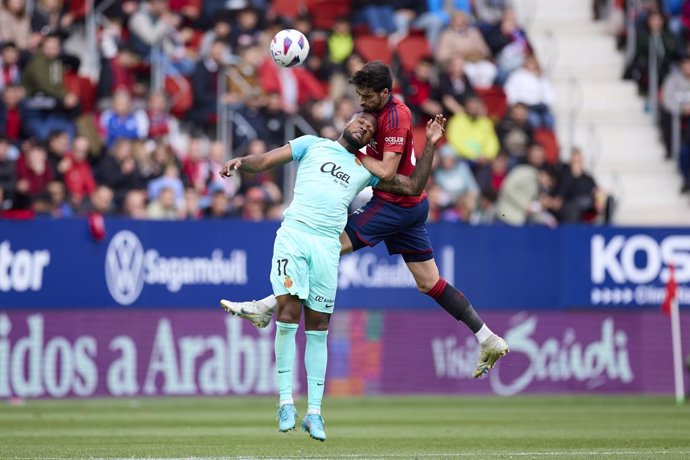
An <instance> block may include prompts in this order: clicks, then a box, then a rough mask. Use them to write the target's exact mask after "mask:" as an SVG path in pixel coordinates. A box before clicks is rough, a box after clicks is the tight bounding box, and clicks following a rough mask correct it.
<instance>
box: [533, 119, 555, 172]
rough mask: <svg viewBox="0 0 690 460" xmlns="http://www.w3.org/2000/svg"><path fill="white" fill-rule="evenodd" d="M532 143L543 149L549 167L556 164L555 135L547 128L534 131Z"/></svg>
mask: <svg viewBox="0 0 690 460" xmlns="http://www.w3.org/2000/svg"><path fill="white" fill-rule="evenodd" d="M534 141H535V142H536V143H537V144H540V145H541V146H542V147H544V155H545V156H546V162H547V163H548V164H550V165H553V164H556V163H558V159H559V156H560V155H559V151H560V148H559V147H558V139H556V134H555V133H554V132H553V131H551V130H550V129H548V128H539V129H536V130H534Z"/></svg>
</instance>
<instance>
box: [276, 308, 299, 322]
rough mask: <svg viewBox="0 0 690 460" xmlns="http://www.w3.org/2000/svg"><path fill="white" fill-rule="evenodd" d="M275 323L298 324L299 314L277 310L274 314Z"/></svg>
mask: <svg viewBox="0 0 690 460" xmlns="http://www.w3.org/2000/svg"><path fill="white" fill-rule="evenodd" d="M276 321H280V322H281V323H299V312H298V313H295V312H293V311H291V310H290V309H287V308H282V309H281V308H279V309H278V312H277V313H276Z"/></svg>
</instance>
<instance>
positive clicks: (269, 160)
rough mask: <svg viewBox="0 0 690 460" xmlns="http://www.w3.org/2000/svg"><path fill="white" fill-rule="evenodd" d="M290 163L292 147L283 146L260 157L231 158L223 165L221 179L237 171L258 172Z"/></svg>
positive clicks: (288, 145)
mask: <svg viewBox="0 0 690 460" xmlns="http://www.w3.org/2000/svg"><path fill="white" fill-rule="evenodd" d="M291 161H292V147H290V144H285V145H284V146H282V147H278V148H277V149H273V150H271V151H270V152H266V153H262V154H260V155H248V156H246V157H240V158H233V159H232V160H229V161H227V162H226V163H225V164H224V165H223V169H222V170H221V171H220V176H221V177H230V176H232V174H233V172H234V171H235V170H237V169H239V170H241V171H246V172H251V173H255V172H259V171H265V170H267V169H271V168H275V167H276V166H282V165H284V164H286V163H289V162H291Z"/></svg>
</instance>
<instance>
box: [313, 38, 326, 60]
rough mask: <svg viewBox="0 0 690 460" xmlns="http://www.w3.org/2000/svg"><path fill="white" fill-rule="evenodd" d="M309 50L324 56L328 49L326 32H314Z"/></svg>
mask: <svg viewBox="0 0 690 460" xmlns="http://www.w3.org/2000/svg"><path fill="white" fill-rule="evenodd" d="M309 46H310V47H311V48H310V50H309V52H310V53H313V54H315V55H317V56H319V57H324V56H325V55H326V53H327V51H328V42H327V41H326V36H325V35H324V34H314V35H313V36H311V37H310V38H309Z"/></svg>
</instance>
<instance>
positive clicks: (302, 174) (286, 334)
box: [220, 112, 446, 441]
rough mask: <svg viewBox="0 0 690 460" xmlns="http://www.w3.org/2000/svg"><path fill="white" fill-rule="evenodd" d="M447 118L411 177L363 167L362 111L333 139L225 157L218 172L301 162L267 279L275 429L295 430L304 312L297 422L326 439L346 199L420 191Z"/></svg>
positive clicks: (436, 123)
mask: <svg viewBox="0 0 690 460" xmlns="http://www.w3.org/2000/svg"><path fill="white" fill-rule="evenodd" d="M445 122H446V120H445V118H443V116H441V115H437V116H436V117H435V118H434V119H433V120H430V121H429V123H428V124H427V128H426V135H427V144H426V147H425V149H424V152H423V154H422V157H421V158H420V160H419V162H418V164H417V167H416V168H415V170H414V172H413V173H412V174H411V175H410V176H404V175H400V174H398V175H396V176H395V177H393V178H392V179H391V180H390V181H385V182H380V181H379V179H378V178H377V177H376V176H374V175H373V174H371V173H370V172H369V171H368V170H367V169H366V168H365V166H366V165H367V163H368V162H370V161H376V160H373V159H370V158H367V157H366V156H365V155H362V154H361V153H360V152H359V150H360V149H361V148H362V147H364V146H366V145H367V144H369V142H370V141H371V139H372V137H373V136H374V134H375V133H376V126H377V122H376V118H375V117H374V116H373V115H371V114H369V113H365V112H361V113H357V114H355V115H354V116H353V117H352V119H350V121H349V122H348V123H347V124H346V125H345V129H344V131H343V134H342V136H341V137H340V138H339V139H338V140H337V141H331V140H329V139H324V138H320V137H316V136H302V137H298V138H297V139H295V140H293V141H290V142H289V143H288V144H286V145H284V146H283V147H280V148H277V149H274V150H271V151H270V152H267V153H264V154H262V155H250V156H246V157H242V158H234V159H232V160H230V161H228V162H227V163H225V165H224V167H223V170H222V171H221V173H220V174H221V176H223V177H229V176H231V175H232V174H233V172H234V171H235V170H238V169H239V170H242V171H246V172H259V171H264V170H266V169H269V168H273V167H276V166H281V165H284V164H286V163H289V162H290V161H292V160H297V161H299V167H298V169H297V178H296V180H295V190H294V197H293V200H292V203H291V204H290V206H289V207H288V209H287V210H286V211H285V217H284V219H283V223H282V224H281V226H280V228H279V229H278V231H277V233H276V239H275V242H274V245H273V260H272V264H271V285H272V287H273V294H274V295H275V296H276V301H277V306H278V312H277V316H276V337H275V354H276V372H277V381H278V387H279V391H280V409H279V410H278V429H279V430H280V431H283V432H284V431H289V430H292V429H294V428H295V423H296V420H297V410H296V409H295V405H294V400H293V397H292V380H293V375H292V369H293V364H294V360H295V349H296V347H295V334H296V332H297V327H298V325H299V321H300V317H301V315H302V311H304V319H305V321H304V323H305V333H306V336H307V344H306V348H305V351H304V362H305V367H306V371H307V386H308V390H307V391H308V395H307V396H308V410H307V415H306V416H305V418H304V420H303V422H302V429H303V430H304V431H308V432H309V434H310V435H311V437H312V438H314V439H318V440H320V441H324V440H325V439H326V433H325V431H324V426H323V418H322V417H321V401H322V399H323V391H324V384H325V377H326V363H327V360H328V353H327V346H326V337H327V335H328V324H329V321H330V317H331V314H332V313H333V309H334V307H335V295H336V289H337V285H338V262H339V260H340V239H339V237H340V234H341V233H342V231H343V229H344V228H345V224H346V222H347V210H348V206H349V205H350V202H351V201H352V200H353V199H354V197H355V196H356V195H357V194H358V193H359V192H361V191H362V190H363V189H364V188H365V187H367V186H373V187H376V188H377V189H379V190H385V191H389V192H393V193H397V194H399V195H419V194H421V193H422V191H423V189H424V186H425V185H426V182H427V180H428V179H429V173H430V171H431V164H432V160H433V152H434V148H435V146H436V144H437V142H438V141H439V140H440V139H441V137H442V136H443V128H444V126H445ZM363 165H364V166H363Z"/></svg>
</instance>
